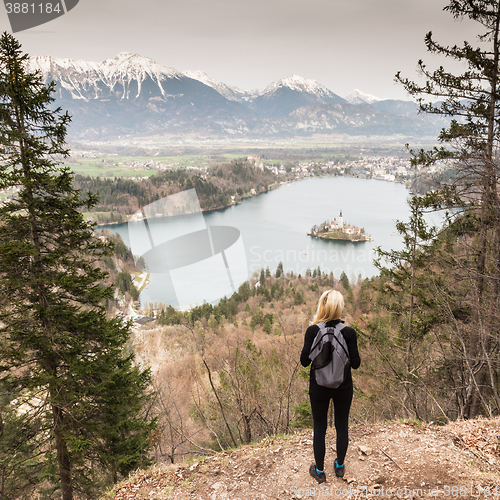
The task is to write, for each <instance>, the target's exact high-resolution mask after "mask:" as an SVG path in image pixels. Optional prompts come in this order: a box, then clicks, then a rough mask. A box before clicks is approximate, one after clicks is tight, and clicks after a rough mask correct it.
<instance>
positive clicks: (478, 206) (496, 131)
mask: <svg viewBox="0 0 500 500" xmlns="http://www.w3.org/2000/svg"><path fill="white" fill-rule="evenodd" d="M445 10H446V11H448V12H449V13H450V14H451V15H452V16H453V17H454V18H456V19H461V18H465V17H467V18H469V19H471V20H472V21H475V22H477V23H478V26H479V30H480V33H479V35H478V40H479V43H478V45H477V46H474V45H473V44H471V43H469V42H463V43H462V45H453V46H446V45H441V44H439V43H438V42H436V40H435V39H434V37H433V35H432V33H428V34H427V36H426V38H425V44H426V47H427V49H428V51H429V52H430V53H432V54H436V55H439V56H444V57H447V58H451V59H453V60H456V61H459V62H461V63H463V64H464V65H465V67H466V69H465V71H464V72H463V73H462V74H459V75H457V74H454V73H451V72H448V71H446V69H445V68H444V66H440V67H439V68H438V69H436V70H431V69H429V68H428V67H427V66H426V64H424V62H423V61H419V63H418V66H419V71H420V73H421V75H423V77H424V79H425V82H424V83H423V84H419V83H415V82H413V81H411V80H409V79H406V78H403V77H402V76H401V75H400V74H399V73H398V75H396V78H397V79H398V80H399V81H400V82H401V83H402V84H403V85H404V87H405V88H406V90H407V91H408V92H409V93H410V94H411V95H414V96H417V97H418V102H419V104H420V108H421V110H422V111H424V112H427V113H431V114H436V115H441V116H443V117H446V118H447V119H449V120H450V121H449V126H447V127H446V128H444V129H443V130H442V132H441V133H440V135H439V137H438V139H439V142H440V143H441V145H440V146H439V147H436V148H434V149H433V150H431V151H423V150H421V151H418V152H414V158H413V161H414V164H421V165H424V166H425V165H431V164H433V163H435V162H436V161H440V162H444V163H448V165H449V166H451V167H452V168H453V171H454V174H455V175H454V181H453V182H452V184H451V185H443V186H442V188H441V189H439V190H437V191H435V192H433V193H428V194H427V196H426V197H425V204H426V206H427V208H429V209H431V210H446V211H447V217H446V224H445V228H444V231H446V232H447V233H448V237H443V238H442V240H441V243H442V246H441V247H440V250H439V252H438V251H436V252H435V253H434V255H435V257H436V262H435V264H434V265H429V266H428V271H429V272H433V271H434V270H435V269H442V267H443V266H445V267H446V268H447V270H446V272H444V271H440V273H441V275H444V274H446V275H447V276H448V280H447V284H446V286H445V287H443V288H440V289H437V288H436V290H435V295H436V296H440V297H442V298H443V299H442V310H443V311H447V315H448V322H447V325H448V328H443V327H441V328H442V331H441V333H442V334H443V333H445V334H446V335H448V338H447V339H446V343H450V344H454V345H455V352H454V354H453V355H450V357H449V359H448V360H447V361H448V362H450V363H453V364H454V365H456V366H457V369H456V372H455V374H454V375H455V376H456V377H457V382H456V393H455V395H454V397H455V398H456V400H457V406H458V416H459V417H462V418H464V417H465V418H467V417H475V416H476V415H477V414H478V413H480V412H481V411H482V412H485V413H488V414H492V413H499V412H500V393H499V389H498V378H499V375H500V359H499V355H498V353H499V348H500V343H499V337H498V332H499V331H500V316H499V314H498V297H499V296H500V257H499V256H500V198H499V192H498V187H499V186H498V175H499V163H498V153H499V151H498V150H499V146H500V89H499V79H500V1H498V0H451V1H450V2H449V4H448V5H447V6H446V7H445ZM438 261H439V262H438ZM464 291H466V292H467V294H466V296H465V295H464V294H465V292H464ZM454 296H463V297H464V300H465V298H466V300H467V303H466V304H465V301H464V300H463V301H462V302H463V304H462V306H461V307H459V308H454V307H450V305H449V304H448V301H449V300H451V301H452V302H453V301H454V300H455V298H454ZM454 310H457V311H460V313H459V316H457V315H456V314H455V313H454V312H453V311H454ZM467 310H468V312H467ZM448 339H451V341H449V340H448Z"/></svg>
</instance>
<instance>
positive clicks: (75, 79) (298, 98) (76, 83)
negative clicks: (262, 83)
mask: <svg viewBox="0 0 500 500" xmlns="http://www.w3.org/2000/svg"><path fill="white" fill-rule="evenodd" d="M29 68H30V69H32V70H39V71H40V72H41V73H42V75H43V77H44V79H45V81H46V82H48V81H54V82H56V83H57V95H56V97H57V104H58V105H60V106H62V107H63V108H64V109H68V110H69V112H70V114H72V115H73V122H72V126H71V128H70V138H80V139H90V140H92V139H97V138H99V139H102V138H104V137H116V136H119V135H120V136H123V135H138V134H140V135H146V136H147V135H152V134H162V133H166V134H186V133H196V134H197V135H200V136H232V137H243V136H249V137H293V136H304V135H311V134H321V133H328V134H333V133H334V134H350V135H393V134H402V135H408V136H425V135H436V134H437V133H438V132H439V130H440V129H441V128H442V127H443V124H444V122H443V120H442V119H440V118H439V117H435V116H426V115H418V113H417V107H416V105H415V104H414V103H413V102H411V101H397V100H381V99H378V98H376V97H374V96H370V95H368V94H363V93H362V92H360V91H358V90H356V91H353V92H352V93H351V94H349V96H347V97H346V99H343V98H342V97H340V96H338V95H336V94H335V93H333V92H332V91H331V90H329V89H327V88H326V87H325V86H323V85H321V84H320V83H318V82H316V81H314V80H307V79H305V78H302V77H300V76H297V75H292V76H289V77H286V78H283V79H281V80H278V81H276V82H273V83H271V84H270V85H268V86H267V87H265V88H264V89H261V90H253V91H245V90H241V89H238V88H237V87H232V86H228V85H226V84H224V83H222V82H219V81H217V80H215V79H213V78H211V77H210V76H208V75H207V74H205V73H203V72H199V71H196V72H195V71H187V72H184V73H183V72H180V71H177V70H176V69H173V68H167V67H165V66H162V65H160V64H158V63H157V62H155V61H153V60H152V59H149V58H147V57H144V56H141V55H138V54H132V53H128V52H122V53H120V54H118V55H117V56H116V57H114V58H112V59H107V60H105V61H103V62H100V63H96V62H88V61H81V60H71V59H56V58H53V57H50V56H37V57H32V58H31V59H30V62H29Z"/></svg>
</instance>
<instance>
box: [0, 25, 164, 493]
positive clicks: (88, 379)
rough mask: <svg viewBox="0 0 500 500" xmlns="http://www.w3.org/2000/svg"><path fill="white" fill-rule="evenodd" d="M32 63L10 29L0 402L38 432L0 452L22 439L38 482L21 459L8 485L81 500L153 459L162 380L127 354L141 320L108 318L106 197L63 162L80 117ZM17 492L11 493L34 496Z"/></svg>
mask: <svg viewBox="0 0 500 500" xmlns="http://www.w3.org/2000/svg"><path fill="white" fill-rule="evenodd" d="M27 61H28V56H27V55H26V54H23V53H22V51H21V46H20V44H19V43H18V42H17V40H16V39H15V38H14V37H13V36H11V35H9V34H7V33H4V34H3V35H2V36H1V38H0V189H3V190H5V189H8V190H10V191H9V192H10V193H12V194H13V196H12V198H11V199H9V200H7V201H6V202H5V203H4V204H3V205H2V206H1V207H0V402H2V403H3V404H2V406H1V407H2V408H5V407H11V408H18V411H17V412H14V414H11V415H10V421H11V422H14V423H15V421H16V419H18V420H20V419H24V421H25V423H26V425H24V426H21V427H19V428H17V429H16V428H15V426H10V427H9V428H10V430H11V432H14V433H16V436H17V438H16V436H13V435H11V436H9V439H1V438H0V448H1V450H0V451H1V453H2V456H5V454H9V453H10V454H11V455H12V454H13V453H14V452H16V450H15V449H10V448H9V447H10V446H14V444H15V443H18V448H17V451H18V452H19V453H21V452H23V453H25V455H26V456H25V462H24V465H23V466H24V469H26V470H24V469H23V471H22V472H23V474H24V473H26V477H25V478H24V477H16V474H17V473H19V472H20V469H19V468H17V469H16V468H15V467H12V465H13V464H14V462H12V461H11V462H8V463H5V461H4V463H1V461H0V465H2V466H3V472H4V473H6V472H8V473H10V477H8V478H4V479H7V481H4V483H3V484H5V485H8V484H14V485H16V484H17V485H18V483H19V481H21V480H22V481H25V482H26V484H29V483H30V482H31V483H33V484H36V485H37V487H38V488H42V487H43V488H45V490H46V491H47V492H48V494H49V496H50V498H54V497H56V496H58V497H60V498H62V499H63V500H71V499H73V497H74V495H76V494H78V495H79V494H80V493H82V494H85V495H86V496H89V497H90V496H95V494H96V490H98V489H99V487H101V486H102V485H103V484H104V483H105V482H106V480H107V479H109V478H111V479H115V480H116V479H117V478H118V477H119V476H120V475H124V474H126V473H128V471H130V470H131V469H133V468H135V467H137V466H138V465H140V464H141V463H143V464H144V463H146V462H147V455H146V453H147V449H148V446H149V443H150V437H151V433H152V432H153V430H154V428H155V422H154V421H151V420H149V421H148V420H147V419H145V418H143V417H142V412H143V404H144V403H145V402H146V400H147V398H148V390H149V386H150V373H149V371H141V370H139V369H138V368H137V367H135V366H134V363H133V361H134V358H133V355H131V354H126V352H125V350H124V347H125V343H126V342H127V340H128V338H129V335H130V330H129V325H127V324H124V323H123V322H122V321H121V320H119V319H110V318H108V317H107V311H106V308H105V305H104V303H105V300H106V299H108V298H110V297H112V289H111V288H110V287H106V286H104V285H103V280H104V279H105V277H106V274H105V273H104V272H103V271H102V270H101V269H100V268H99V267H98V266H97V264H96V262H97V261H98V259H100V258H102V257H103V256H104V255H106V254H109V252H110V251H111V247H110V245H108V244H106V243H103V242H101V241H99V240H98V239H97V238H95V237H94V236H93V225H92V224H90V223H89V222H87V221H86V220H85V219H84V217H83V215H82V210H83V209H84V208H85V207H86V208H87V209H89V208H90V207H91V206H92V205H93V204H94V203H95V202H96V199H95V197H94V196H92V195H87V198H86V200H82V199H81V198H80V194H79V192H78V191H77V190H75V189H74V188H73V174H72V172H71V171H70V170H69V169H68V168H67V167H64V166H61V165H60V164H59V163H58V162H60V161H61V159H63V158H65V157H67V156H68V154H69V151H68V149H67V147H66V144H65V136H66V128H67V126H68V124H69V122H70V117H69V116H68V114H67V113H63V112H62V111H61V109H60V108H56V109H54V105H53V102H54V98H53V97H52V93H53V91H54V84H50V85H48V86H45V85H44V84H43V81H42V78H41V75H40V74H38V73H32V72H29V71H28V70H27ZM5 403H8V404H5ZM10 403H13V404H10ZM23 433H24V434H23ZM21 434H23V435H21ZM21 442H22V446H21V444H19V443H21ZM13 443H14V444H13ZM18 456H19V455H18ZM26 464H33V467H32V468H31V469H29V468H26V467H25V466H26ZM14 465H15V464H14ZM28 476H29V477H28ZM8 493H9V494H8V495H7V492H6V491H4V492H0V496H1V497H2V498H3V497H4V495H6V497H8V498H21V497H23V494H22V493H19V495H20V496H16V495H18V494H17V493H16V492H15V491H14V490H12V491H10V492H8Z"/></svg>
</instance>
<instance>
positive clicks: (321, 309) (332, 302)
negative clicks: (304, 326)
mask: <svg viewBox="0 0 500 500" xmlns="http://www.w3.org/2000/svg"><path fill="white" fill-rule="evenodd" d="M343 309H344V297H342V294H341V293H340V292H338V291H337V290H327V291H326V292H324V293H323V295H321V297H320V299H319V302H318V310H317V311H316V317H315V318H314V320H313V324H314V325H316V324H318V323H321V322H322V321H324V322H327V321H331V320H334V319H340V316H341V314H342V310H343Z"/></svg>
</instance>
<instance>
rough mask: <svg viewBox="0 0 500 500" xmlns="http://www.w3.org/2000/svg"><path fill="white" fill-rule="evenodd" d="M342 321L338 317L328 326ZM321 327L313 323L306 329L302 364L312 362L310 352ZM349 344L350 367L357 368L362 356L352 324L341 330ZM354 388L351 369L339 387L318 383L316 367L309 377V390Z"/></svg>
mask: <svg viewBox="0 0 500 500" xmlns="http://www.w3.org/2000/svg"><path fill="white" fill-rule="evenodd" d="M340 322H342V323H343V321H342V320H340V319H336V320H333V321H328V322H327V323H326V326H336V325H338V324H339V323H340ZM318 331H319V327H318V325H311V326H310V327H309V328H308V329H307V330H306V335H305V339H304V347H303V348H302V352H301V354H300V363H301V365H302V366H309V365H310V364H311V360H310V359H309V353H310V352H311V347H312V344H313V342H314V339H315V338H316V335H317V334H318ZM340 333H341V334H342V335H343V337H344V339H345V341H346V344H347V349H348V351H349V359H350V368H354V369H357V368H359V365H360V364H361V358H360V357H359V352H358V339H357V336H356V331H355V330H354V328H351V327H350V326H346V327H344V328H343V329H342V330H341V332H340ZM351 388H352V376H351V370H350V369H349V370H348V372H347V377H346V379H345V380H344V382H342V384H341V385H340V386H339V387H338V388H337V389H329V388H327V387H321V386H319V385H318V384H317V383H316V378H315V376H314V369H311V376H310V379H309V391H311V390H313V391H314V392H317V391H321V390H322V389H324V390H325V391H338V390H343V389H351Z"/></svg>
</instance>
